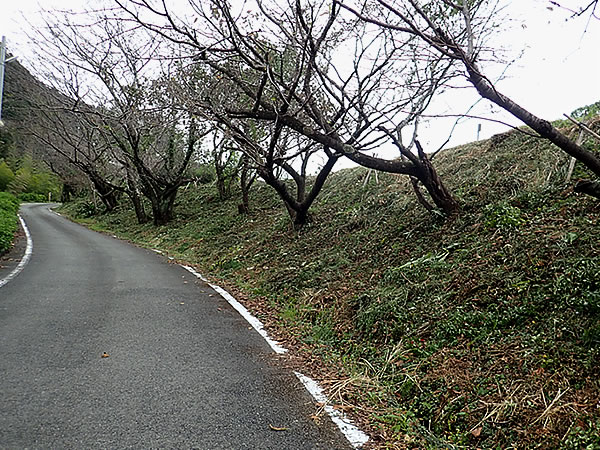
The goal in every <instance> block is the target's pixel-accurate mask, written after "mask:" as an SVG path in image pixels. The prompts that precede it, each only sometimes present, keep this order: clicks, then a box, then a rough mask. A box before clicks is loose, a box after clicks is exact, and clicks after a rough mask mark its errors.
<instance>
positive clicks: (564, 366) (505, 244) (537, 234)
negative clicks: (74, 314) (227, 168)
mask: <svg viewBox="0 0 600 450" xmlns="http://www.w3.org/2000/svg"><path fill="white" fill-rule="evenodd" d="M435 164H436V166H437V167H438V169H439V171H440V173H441V175H442V176H443V177H444V180H445V181H446V182H447V183H448V185H449V186H450V187H451V189H452V190H453V192H454V193H455V194H456V195H457V197H458V198H459V200H460V202H461V204H462V205H463V212H462V214H461V215H460V217H459V218H457V219H456V220H453V221H448V220H444V219H443V218H441V217H437V216H434V215H431V214H429V213H427V212H426V211H424V210H423V209H422V208H421V207H420V206H419V205H418V204H417V203H416V201H415V198H414V197H415V196H414V194H413V193H412V191H411V189H410V187H409V185H408V183H407V180H406V179H405V178H404V177H397V176H393V175H385V174H378V176H377V177H375V174H374V173H371V174H369V172H368V171H366V170H364V169H352V170H343V171H340V172H338V173H335V174H334V175H333V176H332V177H331V179H330V180H329V181H328V183H327V184H326V187H325V189H324V192H323V194H322V195H321V197H320V198H319V199H318V200H317V203H316V206H315V208H314V210H313V220H312V222H311V224H310V225H309V226H308V227H306V228H305V229H303V230H302V231H301V232H294V231H293V230H292V228H291V226H290V223H289V219H288V218H287V214H286V212H285V210H284V208H283V206H282V204H281V203H280V202H279V201H278V199H277V198H276V197H275V196H274V194H273V192H272V191H271V190H270V188H268V187H267V186H265V185H263V184H261V183H258V185H257V186H256V188H255V189H254V191H253V193H252V198H251V201H252V206H253V208H254V209H253V212H252V214H251V215H249V216H240V215H238V214H237V203H238V199H232V200H231V201H227V202H219V201H218V198H217V195H216V192H215V188H214V186H210V185H204V186H188V187H187V188H186V189H185V190H182V192H181V195H180V196H179V200H178V203H177V207H176V208H177V209H176V212H177V219H176V220H175V221H174V222H173V223H172V225H170V226H169V227H161V228H154V227H152V226H150V225H146V226H139V225H135V220H134V215H133V212H132V211H131V210H129V209H127V208H125V207H122V208H120V209H119V210H118V211H117V212H115V213H114V214H110V215H94V216H92V217H90V205H89V203H82V202H79V203H74V204H70V205H68V206H67V207H65V208H64V211H66V212H67V213H68V214H70V215H71V216H74V217H76V218H79V220H82V221H84V222H86V223H88V224H89V225H90V226H92V227H93V228H95V229H99V230H107V231H108V230H109V231H110V232H112V233H115V234H118V235H119V236H121V237H124V238H126V239H130V240H132V241H134V242H137V243H139V244H141V245H146V246H150V247H154V248H159V249H162V250H164V251H166V252H168V253H169V254H170V255H172V256H174V257H176V258H178V259H180V260H182V261H187V262H189V263H192V264H194V265H196V266H197V267H198V268H199V270H200V271H202V272H203V273H204V274H206V275H208V276H210V277H211V278H213V279H215V280H217V282H218V283H220V284H222V285H225V286H226V287H227V288H228V289H230V290H231V291H233V292H234V293H235V294H236V296H238V297H239V298H240V299H242V300H243V301H244V302H245V303H246V305H247V306H248V307H249V309H251V310H253V311H254V312H255V313H256V314H257V315H258V316H259V317H260V318H261V320H263V321H264V322H265V323H266V324H267V325H268V327H269V328H270V332H271V333H272V334H273V335H274V336H275V337H276V338H278V339H279V340H281V341H284V342H286V343H287V345H288V346H290V347H292V348H294V350H293V351H292V355H291V356H290V363H291V364H302V366H303V370H304V371H308V372H312V373H311V375H313V376H315V377H316V378H317V379H320V380H321V381H322V382H323V383H324V384H325V386H326V387H327V389H328V391H329V395H330V397H331V398H332V401H334V402H335V403H336V405H338V407H340V408H343V409H344V410H346V411H348V412H350V413H351V414H352V415H354V417H355V418H356V419H357V420H358V421H360V422H361V424H362V425H363V426H364V427H365V428H366V429H367V430H369V431H370V432H371V434H372V436H373V440H372V441H371V443H370V444H369V445H371V446H374V447H379V448H405V447H408V448H448V447H450V448H451V447H454V446H456V447H457V448H458V447H462V448H464V447H469V448H558V447H561V448H572V449H578V448H590V449H592V448H600V434H599V431H598V430H599V429H600V414H599V412H600V409H599V407H600V258H599V251H598V250H599V248H598V247H599V243H598V238H597V230H598V220H599V218H600V204H599V203H598V202H597V201H595V200H593V199H591V198H588V197H585V196H579V195H577V194H574V193H573V192H572V190H571V189H570V188H566V185H565V184H564V178H565V173H566V169H567V164H568V161H567V160H566V158H565V157H564V156H563V155H562V154H561V153H559V152H558V151H556V150H554V149H553V148H551V147H550V146H549V145H548V144H547V143H546V142H544V141H542V140H538V139H533V138H529V137H526V136H524V135H523V134H521V133H518V132H511V133H506V134H503V135H498V136H495V137H494V138H492V139H490V140H488V141H482V142H480V143H474V144H469V145H466V146H462V147H459V148H456V149H452V150H448V151H446V152H443V153H441V154H440V155H439V156H438V157H437V158H436V160H435ZM579 170H580V169H579V168H577V169H576V173H575V177H577V176H578V171H579ZM368 175H369V176H368ZM86 216H87V217H86Z"/></svg>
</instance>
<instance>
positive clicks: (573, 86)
mask: <svg viewBox="0 0 600 450" xmlns="http://www.w3.org/2000/svg"><path fill="white" fill-rule="evenodd" d="M172 1H173V2H175V1H177V0H172ZM501 1H503V2H505V3H506V4H507V7H506V8H507V9H506V10H505V12H506V14H507V15H508V16H510V17H512V18H514V22H511V23H510V24H508V25H507V26H508V27H509V29H510V31H507V32H504V33H502V34H500V35H498V36H497V38H496V39H497V40H498V42H501V43H502V45H503V46H505V47H506V48H507V49H508V50H509V51H510V53H511V54H513V55H518V54H519V53H520V52H521V51H524V53H523V57H522V58H520V59H519V60H518V61H517V62H516V63H515V64H514V65H513V66H511V67H510V68H509V69H508V71H507V74H506V75H507V77H506V79H504V80H503V81H502V82H501V83H500V84H499V85H498V87H499V90H500V91H501V92H503V93H505V94H506V95H508V96H509V97H511V98H512V99H513V100H515V101H517V102H518V103H520V104H521V105H522V106H524V107H525V108H527V109H529V110H530V111H531V112H533V113H534V114H537V115H539V116H541V117H543V118H546V119H549V120H554V119H558V118H560V117H561V115H562V114H563V113H570V112H571V111H573V109H575V108H577V107H579V106H583V105H586V104H590V103H593V102H595V101H598V100H600V82H599V80H600V58H599V57H598V54H599V51H598V48H599V44H600V21H598V20H595V19H592V20H591V21H589V23H588V18H587V17H583V18H579V19H577V20H565V19H566V18H567V17H569V14H568V13H567V12H564V11H560V10H557V9H556V8H555V9H554V10H550V9H549V8H548V6H549V2H548V1H547V0H501ZM3 3H4V4H3V6H2V10H1V11H0V34H2V35H5V36H6V37H7V39H8V47H9V51H11V53H14V54H17V55H20V60H21V62H22V63H23V64H24V65H25V66H28V67H31V61H28V59H27V53H28V51H27V42H26V39H25V37H24V34H23V32H24V31H25V30H26V29H27V28H28V27H29V25H28V24H27V21H26V20H25V19H24V18H23V16H25V17H26V18H27V19H28V20H29V21H31V22H34V23H35V21H36V11H38V10H39V7H38V0H13V1H5V2H3ZM41 3H42V4H43V6H44V8H46V9H51V8H53V7H55V8H60V9H69V8H71V7H75V8H76V7H77V6H78V5H81V4H82V3H84V1H82V0H44V1H43V2H41ZM560 3H561V4H563V5H565V6H570V7H572V8H574V9H576V8H577V7H578V6H580V5H582V4H584V3H587V0H560ZM586 26H587V32H585V33H584V31H585V30H586ZM476 99H477V96H476V94H475V93H474V92H472V91H471V92H470V93H469V92H468V91H466V90H461V91H460V93H455V94H454V95H451V96H446V97H444V98H441V99H440V100H439V103H438V105H436V109H437V110H438V111H452V112H457V111H458V110H460V109H461V108H462V111H464V110H465V109H466V108H467V107H468V106H469V105H470V104H472V102H474V101H475V100H476ZM478 108H479V109H478V110H475V111H474V112H479V113H488V115H489V112H490V111H491V110H492V108H491V106H490V105H489V103H483V102H482V103H481V105H479V106H478ZM496 110H497V109H494V111H496ZM494 117H495V118H498V119H502V120H507V121H510V122H511V123H513V124H519V122H518V121H515V120H513V119H511V118H510V117H509V116H507V115H505V114H503V113H502V112H500V111H498V112H495V113H494ZM479 123H481V124H482V137H488V136H490V135H492V134H495V133H497V132H501V131H503V130H504V129H506V128H505V127H502V126H500V125H494V124H492V123H490V122H481V121H477V120H470V121H468V122H466V123H464V124H463V125H461V127H460V128H459V129H458V130H457V131H456V133H455V137H454V139H453V140H452V143H455V144H458V143H462V142H466V141H471V140H474V138H475V136H476V129H477V125H478V124H479ZM449 127H450V122H446V123H445V124H440V122H439V121H433V120H432V121H430V123H429V124H426V125H425V126H423V130H422V133H421V139H422V141H424V142H425V143H426V144H427V145H428V147H433V146H435V145H437V144H438V143H439V142H441V141H442V140H444V139H445V136H446V135H447V132H448V129H449Z"/></svg>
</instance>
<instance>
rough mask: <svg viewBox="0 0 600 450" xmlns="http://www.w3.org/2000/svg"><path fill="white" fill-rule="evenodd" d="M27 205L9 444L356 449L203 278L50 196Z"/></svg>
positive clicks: (11, 344)
mask: <svg viewBox="0 0 600 450" xmlns="http://www.w3.org/2000/svg"><path fill="white" fill-rule="evenodd" d="M21 214H22V216H23V218H24V219H25V221H26V223H27V225H28V227H29V229H30V231H31V236H32V238H33V243H34V244H33V254H32V257H31V260H30V262H29V264H28V265H27V266H25V268H24V270H23V271H22V272H21V273H20V274H19V275H18V276H17V277H16V278H14V279H13V280H12V281H10V282H9V283H7V284H5V285H4V286H2V287H0V448H9V449H10V448H15V449H20V448H198V449H278V450H279V449H321V448H322V449H338V448H339V449H342V448H350V446H349V444H348V442H347V441H346V440H345V438H344V437H343V436H342V435H341V433H339V431H338V430H337V429H336V427H335V426H334V425H333V424H332V423H331V422H329V421H328V420H327V419H325V418H323V420H322V421H321V424H320V425H317V424H315V422H314V421H313V420H311V418H310V416H311V415H312V414H314V412H315V406H314V404H313V402H312V401H311V397H310V396H309V394H308V393H307V392H306V391H305V390H304V388H303V387H302V385H301V384H300V383H299V382H298V380H297V379H296V377H295V376H294V375H293V373H291V372H289V371H288V370H284V369H282V368H280V367H279V364H277V357H276V356H275V354H274V353H272V351H271V349H270V348H269V347H268V345H267V344H266V342H265V341H264V340H263V339H262V338H261V337H260V336H259V335H258V334H257V333H256V332H255V331H254V330H249V329H248V328H249V327H248V324H247V322H245V321H244V319H243V318H242V317H240V316H239V315H238V314H237V313H236V312H235V311H234V310H233V309H232V308H231V307H230V306H229V304H228V303H227V302H226V301H225V300H223V299H222V298H221V297H219V296H218V295H216V294H215V293H214V291H212V290H211V289H210V287H208V286H207V285H206V284H204V283H203V282H201V281H199V280H197V279H196V278H194V277H193V276H192V275H191V274H190V273H189V272H187V271H185V270H184V269H183V268H181V267H179V266H177V265H175V264H170V263H169V262H168V261H167V260H166V259H165V258H163V257H161V256H159V255H156V254H154V253H153V252H151V251H148V250H144V249H140V248H137V247H134V246H132V245H129V244H126V243H124V242H121V241H118V240H116V239H113V238H110V237H108V236H105V235H102V234H99V233H95V232H92V231H90V230H88V229H86V228H84V227H81V226H79V225H76V224H73V223H71V222H69V221H67V220H66V219H64V218H62V217H60V216H58V215H56V214H54V213H52V212H50V211H49V209H48V205H25V206H23V207H22V210H21ZM4 275H6V274H5V273H2V272H0V278H2V277H3V276H4ZM104 352H106V353H107V354H108V357H102V355H103V353H104ZM272 427H275V428H285V430H284V431H276V430H273V429H272Z"/></svg>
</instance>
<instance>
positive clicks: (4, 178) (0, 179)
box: [0, 161, 15, 191]
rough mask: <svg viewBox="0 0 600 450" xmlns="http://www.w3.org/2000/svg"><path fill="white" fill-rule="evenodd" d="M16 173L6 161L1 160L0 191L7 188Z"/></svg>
mask: <svg viewBox="0 0 600 450" xmlns="http://www.w3.org/2000/svg"><path fill="white" fill-rule="evenodd" d="M14 178H15V174H14V173H13V171H12V170H10V167H8V164H6V162H5V161H2V162H0V191H4V190H6V188H7V186H8V185H9V184H10V183H11V182H12V180H14Z"/></svg>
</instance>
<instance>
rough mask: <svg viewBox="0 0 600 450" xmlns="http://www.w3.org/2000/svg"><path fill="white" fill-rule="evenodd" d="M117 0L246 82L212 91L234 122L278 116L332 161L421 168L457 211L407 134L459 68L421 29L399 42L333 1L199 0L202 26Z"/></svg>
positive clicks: (441, 200) (428, 184)
mask: <svg viewBox="0 0 600 450" xmlns="http://www.w3.org/2000/svg"><path fill="white" fill-rule="evenodd" d="M115 1H116V3H117V4H118V5H119V6H120V7H121V8H123V9H125V10H126V11H127V12H128V13H129V14H130V16H131V18H132V20H134V21H135V22H137V23H139V24H142V25H143V26H145V27H146V28H147V29H149V30H152V31H153V32H155V33H157V34H158V35H160V36H162V37H165V38H167V39H169V40H171V42H174V43H176V44H178V45H185V46H187V47H188V49H190V51H193V52H195V55H194V57H195V59H196V60H197V61H198V62H199V63H201V64H203V67H206V68H210V70H211V71H212V73H214V74H218V75H219V77H220V80H222V82H227V83H228V84H229V85H234V86H235V87H236V89H237V96H236V98H235V99H234V101H233V102H230V101H228V102H226V103H223V102H221V103H220V104H219V103H218V102H213V103H212V104H208V102H207V101H206V97H204V98H203V103H204V104H203V108H204V109H205V110H213V111H214V110H217V111H218V113H219V114H220V116H221V117H222V118H223V117H225V118H227V120H230V121H236V120H237V121H243V120H256V121H263V122H267V123H270V124H271V138H277V139H278V138H279V136H280V135H281V130H283V129H284V128H285V129H288V130H293V131H294V132H295V133H297V134H299V135H302V136H304V137H305V138H307V139H309V140H312V141H313V142H315V143H318V144H319V145H320V146H321V148H322V149H323V151H325V149H327V151H328V152H331V155H332V159H337V158H339V157H347V158H349V159H351V160H352V161H354V162H356V163H358V164H360V165H363V166H366V167H370V168H373V169H376V170H382V171H386V172H393V173H400V174H405V175H409V176H412V177H414V178H416V179H418V180H419V181H420V182H421V183H422V184H423V185H424V186H425V188H426V189H427V191H428V193H429V195H430V197H431V199H432V200H433V203H434V204H435V206H436V207H437V208H440V209H441V210H442V211H443V212H445V213H446V214H448V215H452V214H454V213H456V212H457V210H458V208H459V207H458V203H457V202H456V200H455V199H454V197H453V196H452V195H451V193H450V192H449V191H448V189H447V188H446V187H445V186H444V184H443V183H442V180H441V179H440V177H439V176H438V175H437V172H436V171H435V168H434V167H433V165H432V164H431V162H430V160H429V158H428V157H427V154H426V153H425V151H417V152H415V151H413V148H414V145H416V139H411V144H412V145H411V144H407V145H405V144H404V142H403V134H406V132H407V130H408V131H409V134H410V135H411V136H412V131H411V130H412V128H411V126H412V125H414V123H415V120H416V118H417V117H418V116H419V114H421V113H422V112H423V111H424V110H425V109H426V108H427V106H428V105H429V102H430V100H431V97H432V96H433V94H434V93H435V92H437V91H439V90H440V89H441V88H443V87H444V85H445V84H446V82H447V81H448V80H449V79H451V78H452V76H453V75H454V68H453V64H454V61H447V60H445V59H444V58H442V57H440V56H439V55H432V54H429V55H424V54H423V53H422V52H419V51H418V50H419V46H420V44H419V39H418V38H417V37H415V36H409V37H408V38H407V39H406V40H405V41H403V42H398V40H397V39H396V38H395V37H394V36H393V33H391V32H390V30H388V29H384V28H379V27H373V26H370V25H369V24H365V23H363V22H361V21H357V20H356V19H355V18H353V17H352V16H350V15H348V14H342V12H343V10H341V9H340V7H339V5H338V4H336V3H331V2H328V1H324V0H321V1H303V2H301V1H299V0H298V1H292V0H290V1H289V2H283V3H281V2H268V1H263V0H258V1H256V3H255V4H253V5H252V6H250V5H249V4H246V6H245V7H244V9H243V10H236V9H235V8H233V7H230V6H229V4H228V3H227V2H225V1H223V0H212V1H210V2H202V3H200V2H195V1H190V2H189V3H190V5H191V7H192V10H193V12H194V14H195V15H196V20H197V21H198V22H197V23H196V25H195V26H194V25H193V24H189V23H186V22H183V21H181V20H178V19H177V16H176V15H175V14H174V13H173V11H171V10H169V8H167V7H166V6H165V5H166V4H164V3H160V2H151V1H146V0H131V1H128V2H127V1H124V0H115ZM246 8H249V9H248V10H246ZM148 13H150V14H148ZM150 18H152V19H153V21H150ZM413 137H414V136H413ZM405 138H406V137H405ZM272 147H273V148H276V147H277V142H275V141H273V143H272ZM382 148H388V149H391V148H393V149H395V152H396V156H397V158H395V159H391V158H389V157H388V158H384V157H379V156H376V155H375V154H374V153H375V152H378V151H382V150H381V149H382ZM398 157H399V158H398Z"/></svg>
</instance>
